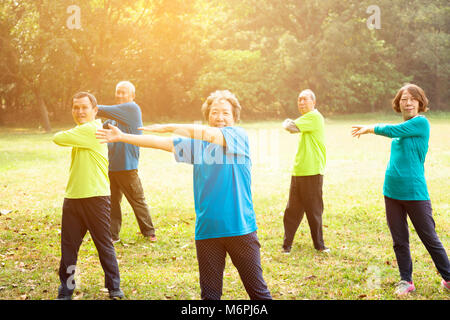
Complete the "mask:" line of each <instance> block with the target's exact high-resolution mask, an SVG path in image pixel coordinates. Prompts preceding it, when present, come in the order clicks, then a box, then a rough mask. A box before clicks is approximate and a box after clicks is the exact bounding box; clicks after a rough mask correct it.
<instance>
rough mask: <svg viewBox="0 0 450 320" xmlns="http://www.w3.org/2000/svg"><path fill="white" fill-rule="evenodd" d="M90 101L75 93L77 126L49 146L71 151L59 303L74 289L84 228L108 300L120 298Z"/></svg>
mask: <svg viewBox="0 0 450 320" xmlns="http://www.w3.org/2000/svg"><path fill="white" fill-rule="evenodd" d="M97 111H98V108H97V102H96V99H95V97H94V96H93V95H92V94H90V93H87V92H80V93H77V94H76V95H75V96H74V97H73V100H72V116H73V119H74V120H75V123H76V124H77V126H76V127H74V128H72V129H70V130H67V131H61V132H58V133H56V134H55V136H54V137H53V142H54V143H56V144H57V145H59V146H63V147H72V158H71V164H70V173H69V181H68V183H67V187H66V192H65V195H64V204H63V210H62V211H63V212H62V223H61V262H60V267H59V278H60V281H61V285H60V286H59V288H58V299H61V300H70V299H71V297H72V294H73V291H74V289H75V281H74V279H73V278H74V273H75V266H76V263H77V257H78V250H79V248H80V245H81V242H82V241H83V238H84V236H85V235H86V232H87V231H88V230H89V233H90V234H91V237H92V240H93V241H94V244H95V246H96V248H97V251H98V254H99V258H100V263H101V265H102V268H103V271H104V272H105V287H106V288H108V291H109V296H110V298H113V299H114V298H123V297H124V294H123V292H122V290H121V289H120V275H119V266H118V264H117V259H116V252H115V250H114V246H113V244H112V240H111V231H110V208H111V203H110V190H109V179H108V149H107V146H106V145H104V144H100V143H99V142H98V140H97V139H96V137H95V132H96V131H97V129H100V128H101V127H102V124H101V121H100V120H95V116H96V114H97Z"/></svg>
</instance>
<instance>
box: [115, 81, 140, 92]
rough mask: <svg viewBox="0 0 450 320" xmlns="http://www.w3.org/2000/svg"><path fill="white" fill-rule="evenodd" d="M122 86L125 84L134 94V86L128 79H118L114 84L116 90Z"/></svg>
mask: <svg viewBox="0 0 450 320" xmlns="http://www.w3.org/2000/svg"><path fill="white" fill-rule="evenodd" d="M122 86H127V87H128V88H130V89H131V93H133V94H136V88H135V87H134V85H133V84H132V83H131V82H130V81H120V82H119V83H118V84H117V85H116V91H117V88H118V87H122Z"/></svg>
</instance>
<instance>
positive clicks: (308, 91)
mask: <svg viewBox="0 0 450 320" xmlns="http://www.w3.org/2000/svg"><path fill="white" fill-rule="evenodd" d="M302 93H306V94H309V96H310V97H311V98H312V99H313V101H314V102H316V95H315V94H314V92H313V91H312V90H311V89H305V90H303V91H302V92H300V93H299V95H301V94H302Z"/></svg>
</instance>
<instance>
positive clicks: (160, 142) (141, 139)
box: [95, 124, 174, 152]
mask: <svg viewBox="0 0 450 320" xmlns="http://www.w3.org/2000/svg"><path fill="white" fill-rule="evenodd" d="M108 126H109V129H98V130H97V132H96V134H95V136H96V137H97V139H99V140H100V143H107V142H119V141H120V142H124V143H129V144H133V145H135V146H138V147H144V148H154V149H160V150H164V151H168V152H174V147H173V140H172V138H169V137H159V136H154V135H135V134H128V133H123V132H122V131H120V129H119V128H117V127H116V126H113V125H111V124H109V125H108Z"/></svg>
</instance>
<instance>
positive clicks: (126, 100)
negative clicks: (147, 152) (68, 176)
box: [97, 81, 156, 242]
mask: <svg viewBox="0 0 450 320" xmlns="http://www.w3.org/2000/svg"><path fill="white" fill-rule="evenodd" d="M115 98H116V103H117V105H113V106H101V105H99V106H98V114H97V115H98V116H99V117H102V118H107V119H110V120H108V121H106V122H105V126H107V125H108V123H111V124H114V125H116V126H118V127H119V128H120V130H122V131H123V132H126V133H131V134H142V131H140V130H138V128H139V127H142V113H141V109H140V108H139V106H138V105H137V104H136V103H135V102H134V98H135V87H134V85H133V84H132V83H131V82H129V81H121V82H119V83H118V84H117V85H116V93H115ZM108 157H109V180H110V188H111V236H112V240H113V242H118V241H120V238H119V233H120V228H121V226H122V211H121V208H120V203H121V201H122V196H123V195H125V197H126V198H127V200H128V202H129V203H130V205H131V207H132V208H133V211H134V214H135V216H136V220H137V222H138V224H139V229H140V230H141V233H142V234H143V235H144V236H145V237H148V238H149V239H150V240H151V241H156V236H155V228H154V227H153V223H152V218H151V216H150V211H149V208H148V206H147V203H146V201H145V197H144V191H143V189H142V184H141V180H140V179H139V175H138V164H139V147H137V146H134V145H131V144H127V143H123V142H114V143H108Z"/></svg>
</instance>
